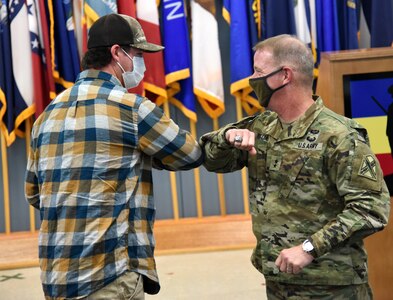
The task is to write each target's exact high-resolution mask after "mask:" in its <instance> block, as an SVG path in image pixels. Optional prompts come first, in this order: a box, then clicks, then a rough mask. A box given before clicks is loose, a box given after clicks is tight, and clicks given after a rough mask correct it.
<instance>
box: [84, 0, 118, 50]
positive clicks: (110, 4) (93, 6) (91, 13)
mask: <svg viewBox="0 0 393 300" xmlns="http://www.w3.org/2000/svg"><path fill="white" fill-rule="evenodd" d="M76 1H82V3H81V4H82V7H81V17H80V19H81V23H82V34H81V36H82V52H83V53H84V52H85V51H86V50H87V37H88V31H89V28H90V27H91V25H92V24H93V23H94V22H95V21H96V20H97V19H98V18H99V17H102V16H105V15H107V14H111V13H117V12H118V10H117V2H116V0H76ZM123 2H124V1H123ZM122 4H123V3H122Z"/></svg>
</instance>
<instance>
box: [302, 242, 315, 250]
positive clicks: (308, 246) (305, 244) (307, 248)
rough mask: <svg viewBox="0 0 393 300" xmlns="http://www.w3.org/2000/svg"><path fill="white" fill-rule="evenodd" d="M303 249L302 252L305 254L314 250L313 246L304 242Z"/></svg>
mask: <svg viewBox="0 0 393 300" xmlns="http://www.w3.org/2000/svg"><path fill="white" fill-rule="evenodd" d="M303 249H304V251H306V252H310V251H312V250H314V246H313V245H312V244H311V242H309V241H306V242H305V243H304V244H303Z"/></svg>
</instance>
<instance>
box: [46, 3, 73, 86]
mask: <svg viewBox="0 0 393 300" xmlns="http://www.w3.org/2000/svg"><path fill="white" fill-rule="evenodd" d="M48 5H49V10H51V9H52V11H53V18H51V19H50V23H51V26H53V28H54V34H53V35H51V37H50V39H51V49H52V60H53V61H52V67H53V77H54V78H55V83H56V91H57V93H59V92H61V91H62V90H64V89H65V88H69V87H71V86H72V85H73V84H74V82H75V79H76V77H77V76H78V74H79V73H80V62H79V53H78V46H77V43H76V37H75V32H74V22H73V18H72V5H71V2H70V1H53V2H52V5H53V6H52V7H50V3H49V4H48Z"/></svg>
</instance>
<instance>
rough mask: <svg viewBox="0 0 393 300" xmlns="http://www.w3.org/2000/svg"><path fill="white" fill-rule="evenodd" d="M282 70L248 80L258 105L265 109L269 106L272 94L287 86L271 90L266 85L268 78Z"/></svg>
mask: <svg viewBox="0 0 393 300" xmlns="http://www.w3.org/2000/svg"><path fill="white" fill-rule="evenodd" d="M282 69H283V68H280V69H278V70H276V71H273V72H272V73H270V74H267V75H266V76H262V77H258V78H250V79H249V84H250V86H251V88H252V89H253V90H254V92H255V94H256V95H257V97H258V101H259V104H261V105H262V106H263V107H265V108H266V107H267V106H268V105H269V102H270V98H271V97H272V96H273V94H274V92H276V91H278V90H279V89H282V88H283V87H284V86H286V85H287V83H286V84H284V85H282V86H280V87H278V88H276V89H274V90H273V89H272V88H271V87H270V86H269V85H268V83H267V79H268V78H269V77H270V76H273V75H274V74H276V73H278V72H280V71H282Z"/></svg>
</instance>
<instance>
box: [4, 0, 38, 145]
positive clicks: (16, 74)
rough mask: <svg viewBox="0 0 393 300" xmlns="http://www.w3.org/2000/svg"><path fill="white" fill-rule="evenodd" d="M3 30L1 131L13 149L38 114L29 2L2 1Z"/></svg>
mask: <svg viewBox="0 0 393 300" xmlns="http://www.w3.org/2000/svg"><path fill="white" fill-rule="evenodd" d="M7 4H8V9H7ZM1 26H2V31H1V50H2V53H1V56H2V74H3V75H2V79H1V90H2V92H0V99H1V104H2V107H1V116H2V124H1V127H2V131H3V134H4V136H5V138H6V142H7V145H8V146H9V145H11V144H12V143H13V141H14V140H15V137H16V135H18V136H21V137H23V136H24V134H25V133H24V129H23V128H22V127H21V125H22V123H23V122H24V121H25V120H26V119H27V118H29V117H31V116H32V115H33V114H34V106H33V93H34V91H33V78H32V76H33V75H32V74H33V73H32V72H33V71H32V55H31V50H30V49H31V47H30V32H29V24H28V11H27V6H26V1H4V0H2V6H1Z"/></svg>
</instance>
